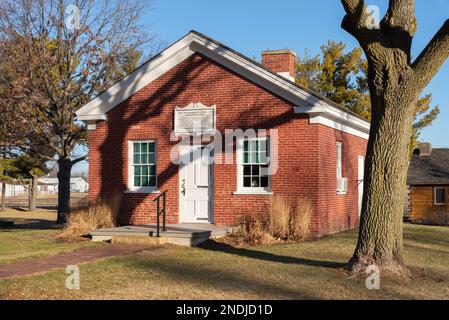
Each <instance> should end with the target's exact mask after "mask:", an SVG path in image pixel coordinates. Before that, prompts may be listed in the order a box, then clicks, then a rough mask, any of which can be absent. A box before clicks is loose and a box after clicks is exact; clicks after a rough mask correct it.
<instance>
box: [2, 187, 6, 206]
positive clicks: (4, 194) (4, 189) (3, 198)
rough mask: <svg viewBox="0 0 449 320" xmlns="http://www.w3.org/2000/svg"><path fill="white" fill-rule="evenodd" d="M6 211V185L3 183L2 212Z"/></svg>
mask: <svg viewBox="0 0 449 320" xmlns="http://www.w3.org/2000/svg"><path fill="white" fill-rule="evenodd" d="M5 210H6V183H5V182H2V205H1V211H5Z"/></svg>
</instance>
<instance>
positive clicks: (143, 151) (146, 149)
mask: <svg viewBox="0 0 449 320" xmlns="http://www.w3.org/2000/svg"><path fill="white" fill-rule="evenodd" d="M140 150H141V151H140V152H142V153H147V152H148V143H142V146H141V149H140Z"/></svg>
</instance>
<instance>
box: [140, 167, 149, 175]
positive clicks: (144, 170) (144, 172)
mask: <svg viewBox="0 0 449 320" xmlns="http://www.w3.org/2000/svg"><path fill="white" fill-rule="evenodd" d="M148 173H149V172H148V166H143V167H142V175H143V176H147V175H148Z"/></svg>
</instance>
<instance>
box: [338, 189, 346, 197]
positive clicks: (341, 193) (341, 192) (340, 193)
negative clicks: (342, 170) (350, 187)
mask: <svg viewBox="0 0 449 320" xmlns="http://www.w3.org/2000/svg"><path fill="white" fill-rule="evenodd" d="M347 194H348V192H347V191H338V190H337V196H344V195H347Z"/></svg>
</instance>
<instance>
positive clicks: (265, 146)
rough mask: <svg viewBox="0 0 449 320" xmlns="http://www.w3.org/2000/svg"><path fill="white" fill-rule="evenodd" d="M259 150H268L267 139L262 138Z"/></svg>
mask: <svg viewBox="0 0 449 320" xmlns="http://www.w3.org/2000/svg"><path fill="white" fill-rule="evenodd" d="M259 150H260V151H261V152H262V151H266V150H267V140H260V142H259Z"/></svg>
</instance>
